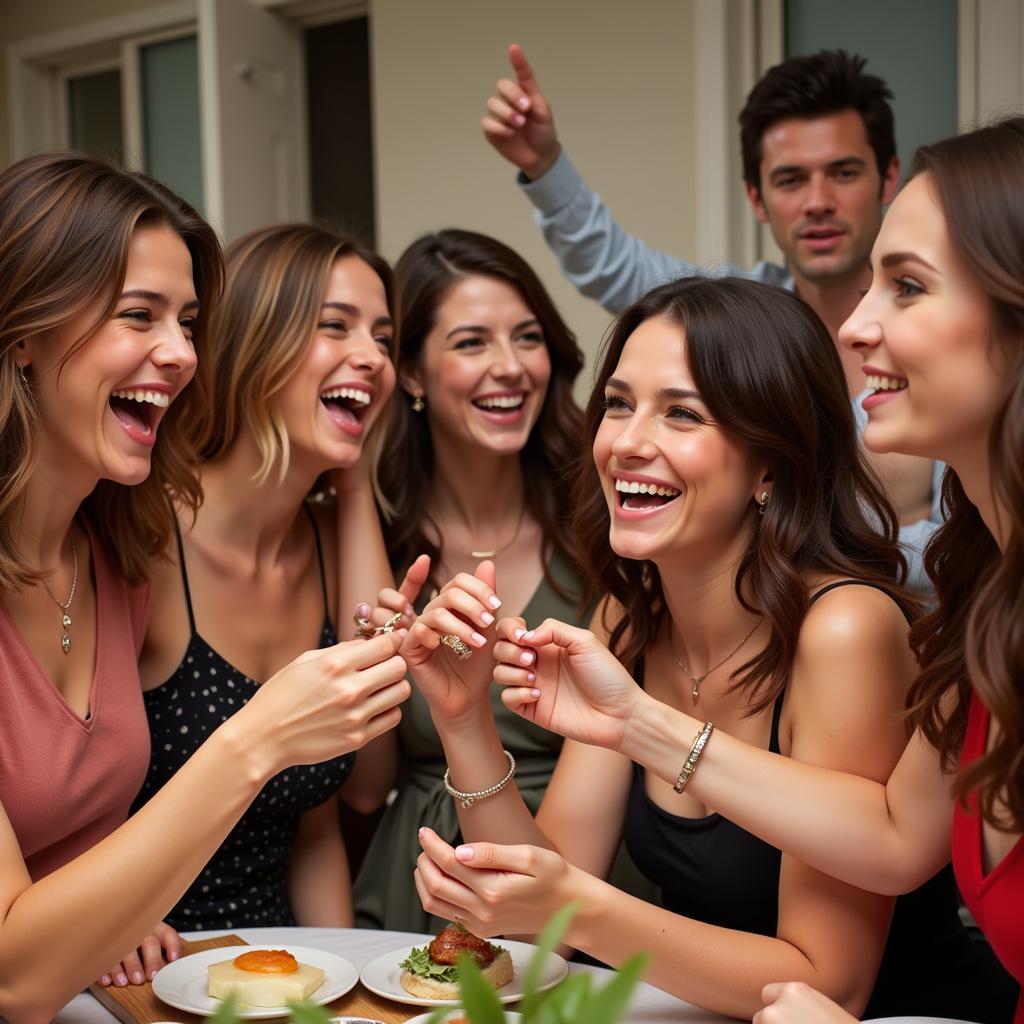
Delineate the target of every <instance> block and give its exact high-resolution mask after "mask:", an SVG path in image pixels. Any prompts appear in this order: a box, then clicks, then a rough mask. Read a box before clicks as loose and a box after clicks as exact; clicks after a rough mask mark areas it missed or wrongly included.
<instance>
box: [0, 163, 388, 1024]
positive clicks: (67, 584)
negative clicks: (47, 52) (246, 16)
mask: <svg viewBox="0 0 1024 1024" xmlns="http://www.w3.org/2000/svg"><path fill="white" fill-rule="evenodd" d="M220 282H221V256H220V248H219V246H218V244H217V241H216V238H215V236H214V234H213V232H212V230H211V229H210V228H209V226H208V225H207V224H206V223H204V222H203V221H202V220H201V218H200V217H199V216H198V215H197V214H196V213H195V211H193V210H192V209H191V208H189V207H188V206H187V205H186V204H185V203H183V202H182V201H181V200H180V199H178V198H177V197H176V196H174V195H173V194H171V193H170V192H168V191H167V190H166V189H165V188H163V187H162V186H160V185H159V184H157V183H156V182H153V181H151V180H150V179H148V178H145V177H143V176H141V175H135V174H125V173H124V172H122V171H120V170H117V169H116V168H114V167H111V166H109V165H108V164H105V163H103V162H102V161H98V160H93V159H90V158H86V157H81V156H76V155H60V154H58V155H48V156H38V157H31V158H29V159H27V160H23V161H21V162H19V163H17V164H15V165H13V166H12V167H10V168H8V169H7V170H5V171H4V172H3V173H2V174H0V460H2V467H0V468H2V471H0V804H2V807H0V1017H3V1018H4V1019H5V1020H8V1021H11V1022H18V1024H20V1022H26V1024H35V1022H39V1021H48V1020H51V1019H52V1018H53V1017H54V1016H55V1015H56V1013H57V1011H58V1010H59V1009H60V1007H61V1006H62V1005H63V1004H64V1003H65V1002H66V1001H67V1000H68V999H70V998H71V997H72V996H73V995H74V994H75V993H76V992H79V991H81V989H82V988H83V987H84V986H85V985H86V984H88V983H89V982H90V981H92V980H93V979H95V978H97V977H99V976H100V975H101V974H102V973H103V972H104V971H107V972H111V965H114V964H116V965H117V966H116V968H114V973H119V972H121V971H122V970H123V972H124V975H123V976H124V980H128V978H129V977H130V978H131V980H133V981H139V982H141V981H143V980H144V977H145V975H144V974H143V972H144V971H145V972H146V973H149V975H150V976H152V972H153V971H154V970H156V968H157V967H159V966H160V964H162V963H163V960H162V957H161V948H160V943H161V941H163V942H170V943H171V949H170V950H168V951H169V952H170V953H171V954H172V955H173V946H174V943H175V940H174V939H173V937H171V938H168V935H167V929H166V928H163V929H161V934H160V935H159V936H158V937H157V939H156V940H153V939H146V938H145V937H146V935H147V933H151V932H153V930H154V928H156V927H157V926H158V923H159V922H160V921H161V919H162V918H163V917H164V915H165V914H166V913H167V912H168V910H169V909H170V908H171V907H172V906H173V904H174V903H175V901H176V900H177V899H179V898H180V896H181V894H182V893H183V892H184V891H185V889H186V887H187V886H188V885H189V883H190V882H191V881H192V879H193V878H195V876H196V875H197V874H198V873H199V871H200V870H201V869H202V866H203V864H204V863H205V862H206V860H207V859H208V858H209V857H210V855H211V854H212V853H213V851H214V850H216V849H217V847H218V846H219V845H220V843H221V842H222V840H223V839H224V836H225V835H226V834H227V833H228V831H229V830H230V828H231V826H232V825H233V824H234V822H235V821H236V820H237V819H238V818H239V817H240V815H241V814H242V812H243V811H244V810H245V808H246V806H248V804H249V803H250V802H251V801H252V800H253V798H254V797H255V796H256V793H257V792H258V791H259V788H260V786H261V784H262V783H263V782H264V781H265V780H266V779H269V778H271V777H272V776H273V775H275V774H276V773H277V772H279V771H281V770H283V769H285V768H286V767H288V766H290V765H295V764H309V763H311V762H316V761H322V760H324V759H325V758H330V757H335V756H338V755H340V754H343V753H345V752H346V751H349V750H353V749H355V748H356V747H357V746H359V745H360V744H361V743H363V742H365V741H366V739H368V738H370V737H371V736H375V735H377V734H378V733H379V732H381V731H383V730H384V729H387V728H390V727H391V726H393V725H394V724H395V721H396V720H397V717H398V711H397V710H396V709H395V708H394V705H395V704H396V703H397V702H399V701H401V700H402V699H403V697H404V695H405V693H406V692H407V684H406V683H405V682H404V680H403V679H402V676H403V674H404V671H405V665H404V662H403V661H402V659H401V658H398V657H394V656H393V655H394V650H395V647H396V646H397V645H396V644H395V643H394V638H392V637H380V638H378V639H377V640H373V641H370V642H369V643H358V644H350V645H346V646H343V647H339V648H336V649H335V650H333V651H331V652H326V653H323V654H320V655H310V656H307V657H306V658H305V659H303V660H302V661H301V662H296V663H295V664H293V665H290V666H288V667H287V668H285V669H284V670H282V671H281V672H279V673H277V675H276V676H275V677H274V678H273V679H272V680H270V681H268V683H267V684H266V685H265V686H264V687H262V688H261V691H260V693H259V694H258V695H257V697H256V698H255V699H253V700H252V701H250V703H249V705H248V706H247V707H246V708H244V709H243V711H242V712H240V713H239V714H238V715H237V716H236V717H235V718H234V719H232V720H230V721H229V722H227V723H225V724H224V725H220V727H219V728H211V729H210V730H209V735H208V738H207V740H206V742H205V743H203V744H202V746H201V747H200V748H199V750H197V751H196V753H195V754H194V756H193V757H192V758H191V759H190V760H189V762H188V763H187V764H186V765H184V766H183V767H182V769H181V771H180V772H178V774H177V775H176V776H175V778H174V779H173V780H172V781H171V782H170V783H168V785H167V786H165V787H164V789H163V790H162V791H161V792H160V793H159V794H158V795H157V796H156V797H155V798H154V799H153V800H152V801H151V802H150V803H149V804H148V805H147V806H146V807H145V808H143V809H142V810H141V811H139V812H138V813H137V814H135V815H134V816H132V817H131V818H130V819H129V820H128V821H127V822H125V817H126V815H127V812H128V808H129V804H130V803H131V800H132V797H133V796H134V795H135V793H136V792H137V790H138V787H139V785H140V783H141V781H142V779H143V778H144V776H145V774H146V766H147V763H148V760H149V734H148V730H147V728H146V716H145V710H144V708H143V702H142V694H141V689H140V687H139V674H138V668H137V663H136V658H137V654H138V650H139V647H140V646H141V643H142V634H143V629H144V625H145V620H146V613H147V607H148V604H149V599H148V590H147V588H146V587H145V585H144V584H145V581H146V576H147V573H148V571H149V566H150V565H151V563H152V560H153V559H155V558H157V557H159V555H160V553H161V552H162V551H163V549H164V547H165V545H166V544H167V543H168V541H169V540H170V538H171V537H172V534H173V519H172V517H171V513H170V507H169V505H168V500H167V496H168V495H171V496H172V497H173V498H174V499H175V500H176V501H177V502H179V503H180V505H181V507H183V508H195V506H196V503H197V499H198V494H199V489H198V481H197V479H196V476H195V472H194V469H195V464H194V460H193V459H192V458H191V457H190V451H191V449H190V447H189V445H188V444H186V443H185V442H184V441H183V439H182V406H181V404H180V401H179V398H178V396H179V394H180V393H181V391H182V389H183V388H184V387H185V385H186V384H188V382H189V380H190V379H191V377H192V375H193V373H194V371H195V365H196V355H195V347H196V346H197V345H199V346H200V347H201V343H202V341H203V340H205V326H206V324H205V318H206V316H207V315H208V314H209V312H210V310H211V308H212V307H213V306H214V305H215V303H216V301H217V297H218V294H219V292H220ZM370 695H372V696H370ZM55 908H59V912H55ZM144 940H145V941H144ZM140 942H143V946H142V949H141V962H140V960H139V959H136V954H135V953H132V954H131V955H130V956H128V957H127V958H126V954H127V952H128V951H129V950H131V949H134V948H135V947H137V946H138V945H139V943H140ZM122 965H123V967H122Z"/></svg>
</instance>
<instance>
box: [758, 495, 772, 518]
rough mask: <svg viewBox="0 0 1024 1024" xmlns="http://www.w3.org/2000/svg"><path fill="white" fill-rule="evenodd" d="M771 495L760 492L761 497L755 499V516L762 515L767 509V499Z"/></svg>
mask: <svg viewBox="0 0 1024 1024" xmlns="http://www.w3.org/2000/svg"><path fill="white" fill-rule="evenodd" d="M769 498H771V495H770V494H769V493H768V492H767V491H762V492H761V496H760V497H759V498H758V499H757V514H758V515H759V516H763V515H764V510H765V509H766V508H767V507H768V499H769Z"/></svg>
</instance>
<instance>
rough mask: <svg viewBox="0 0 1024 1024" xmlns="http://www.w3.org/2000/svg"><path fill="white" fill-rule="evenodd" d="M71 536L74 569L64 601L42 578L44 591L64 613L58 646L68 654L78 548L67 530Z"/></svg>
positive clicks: (73, 535) (72, 532) (73, 533)
mask: <svg viewBox="0 0 1024 1024" xmlns="http://www.w3.org/2000/svg"><path fill="white" fill-rule="evenodd" d="M68 532H69V534H70V536H71V557H72V559H74V563H75V571H74V574H73V575H72V577H71V593H70V594H68V599H67V600H66V601H61V600H59V599H58V598H57V595H56V594H55V593H54V592H53V591H52V590H51V589H50V584H49V583H47V582H46V577H45V576H44V577H43V578H42V580H43V586H44V587H45V588H46V592H47V593H48V594H49V595H50V599H51V600H52V601H53V603H54V604H55V605H56V606H57V607H58V608H59V609H60V610H61V611H62V612H63V613H64V614H63V616H62V617H61V620H60V626H61V637H60V646H61V650H62V651H63V652H64V653H65V654H68V653H69V652H70V651H71V636H70V634H69V633H68V630H69V629H70V628H71V616H70V615H69V614H68V612H69V611H70V609H71V602H72V601H74V599H75V588H76V587H77V586H78V549H77V548H76V547H75V532H74V530H69V531H68Z"/></svg>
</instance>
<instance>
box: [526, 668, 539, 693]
mask: <svg viewBox="0 0 1024 1024" xmlns="http://www.w3.org/2000/svg"><path fill="white" fill-rule="evenodd" d="M536 678H537V673H536V672H527V673H526V681H527V682H528V683H532V682H533V681H534V680H535V679H536ZM539 693H540V690H534V691H533V695H534V697H536V696H537V695H538V694H539Z"/></svg>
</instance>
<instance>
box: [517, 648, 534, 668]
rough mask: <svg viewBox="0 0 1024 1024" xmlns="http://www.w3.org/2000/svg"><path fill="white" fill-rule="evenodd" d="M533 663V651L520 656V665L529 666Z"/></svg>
mask: <svg viewBox="0 0 1024 1024" xmlns="http://www.w3.org/2000/svg"><path fill="white" fill-rule="evenodd" d="M532 661H533V653H532V652H531V651H523V653H522V654H520V655H519V664H520V665H529V664H530V663H531V662H532Z"/></svg>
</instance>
